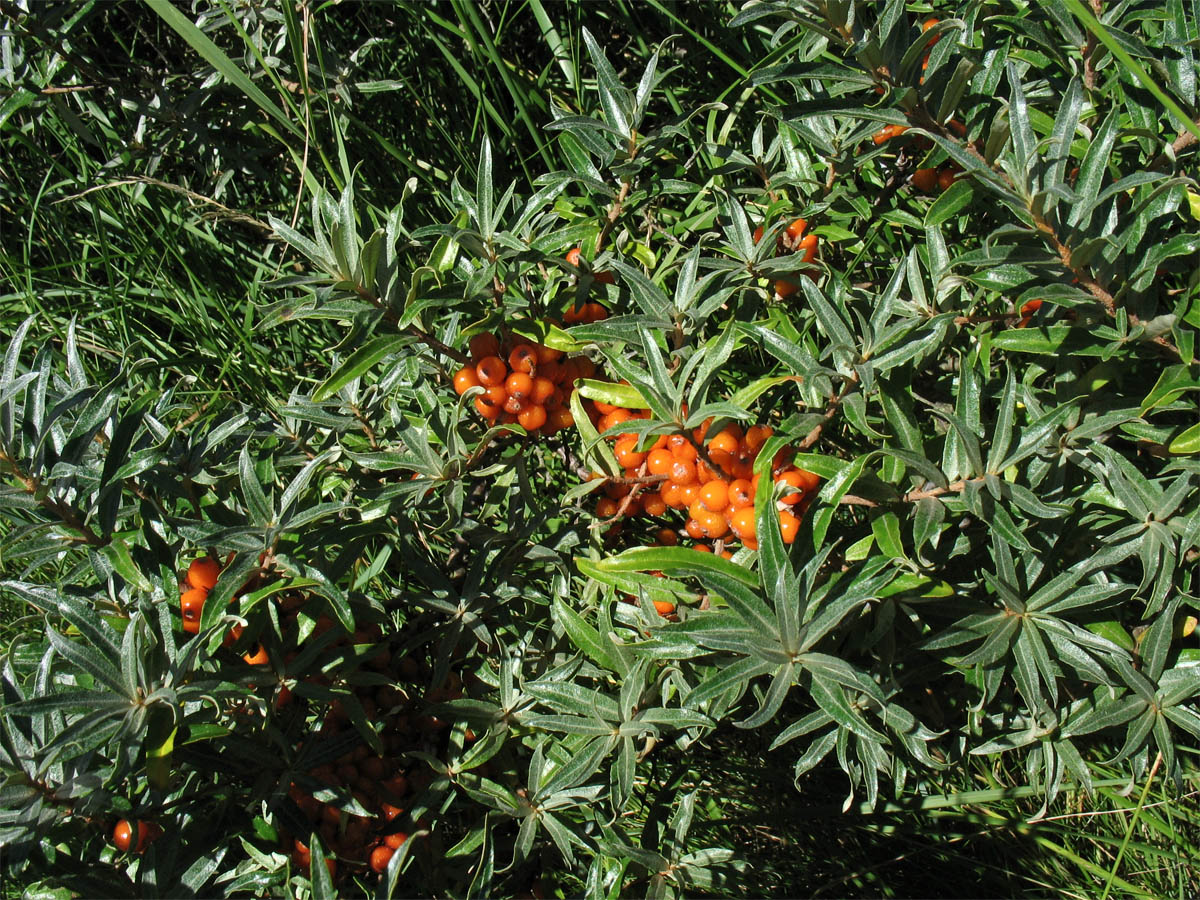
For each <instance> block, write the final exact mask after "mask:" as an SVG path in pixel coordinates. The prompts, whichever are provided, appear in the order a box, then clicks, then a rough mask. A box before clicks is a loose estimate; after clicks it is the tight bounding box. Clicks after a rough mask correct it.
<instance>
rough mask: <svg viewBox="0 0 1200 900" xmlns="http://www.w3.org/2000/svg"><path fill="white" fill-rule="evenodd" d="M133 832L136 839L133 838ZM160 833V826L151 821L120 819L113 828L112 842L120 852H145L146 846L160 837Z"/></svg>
mask: <svg viewBox="0 0 1200 900" xmlns="http://www.w3.org/2000/svg"><path fill="white" fill-rule="evenodd" d="M135 833H136V835H137V839H136V840H134V834H135ZM162 833H163V830H162V828H160V827H159V826H158V825H155V824H154V823H153V822H143V821H140V820H135V821H132V822H131V821H129V819H121V821H119V822H117V826H116V827H115V828H114V829H113V833H112V842H113V846H114V847H116V848H117V849H118V850H120V851H121V852H122V853H128V852H130V851H131V850H132V851H133V852H134V853H145V852H146V848H147V847H149V846H150V845H151V844H152V843H153V842H154V841H156V840H158V839H159V838H160V837H162Z"/></svg>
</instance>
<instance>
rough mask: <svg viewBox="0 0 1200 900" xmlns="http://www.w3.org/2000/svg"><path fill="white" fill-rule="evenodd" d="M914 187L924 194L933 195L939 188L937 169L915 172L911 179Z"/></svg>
mask: <svg viewBox="0 0 1200 900" xmlns="http://www.w3.org/2000/svg"><path fill="white" fill-rule="evenodd" d="M909 181H911V182H912V186H913V187H915V188H916V189H917V190H918V191H921V192H922V193H924V194H932V193H933V192H934V190H935V189H936V188H937V184H938V171H937V169H917V171H915V172H913V174H912V177H911V178H910V179H909Z"/></svg>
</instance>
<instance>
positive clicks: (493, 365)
mask: <svg viewBox="0 0 1200 900" xmlns="http://www.w3.org/2000/svg"><path fill="white" fill-rule="evenodd" d="M475 375H476V377H477V378H478V379H479V383H480V384H482V385H483V386H484V387H492V386H493V385H497V384H504V379H505V378H507V377H508V367H507V366H506V365H504V360H502V359H501V358H500V357H498V356H485V357H484V358H483V359H481V360H480V361H479V362H478V363H477V364H476V366H475Z"/></svg>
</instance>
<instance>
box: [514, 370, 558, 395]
mask: <svg viewBox="0 0 1200 900" xmlns="http://www.w3.org/2000/svg"><path fill="white" fill-rule="evenodd" d="M550 389H551V390H553V389H554V386H553V385H551V386H550ZM504 391H505V393H507V394H508V396H510V397H516V398H517V399H518V400H524V399H525V398H526V397H528V396H529V395H530V394H532V393H533V379H532V378H530V377H529V375H528V374H527V373H525V372H513V373H512V374H511V375H509V376H508V378H506V379H504Z"/></svg>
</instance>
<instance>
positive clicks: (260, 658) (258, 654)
mask: <svg viewBox="0 0 1200 900" xmlns="http://www.w3.org/2000/svg"><path fill="white" fill-rule="evenodd" d="M257 647H258V649H257V650H255V651H254V652H252V653H247V654H245V655H244V656H243V657H242V659H244V660H245V661H246V662H247V664H249V665H252V666H265V665H266V664H267V663H269V662H270V661H271V657H269V656H268V655H267V648H266V647H264V646H263V645H262V644H258V645H257Z"/></svg>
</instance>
